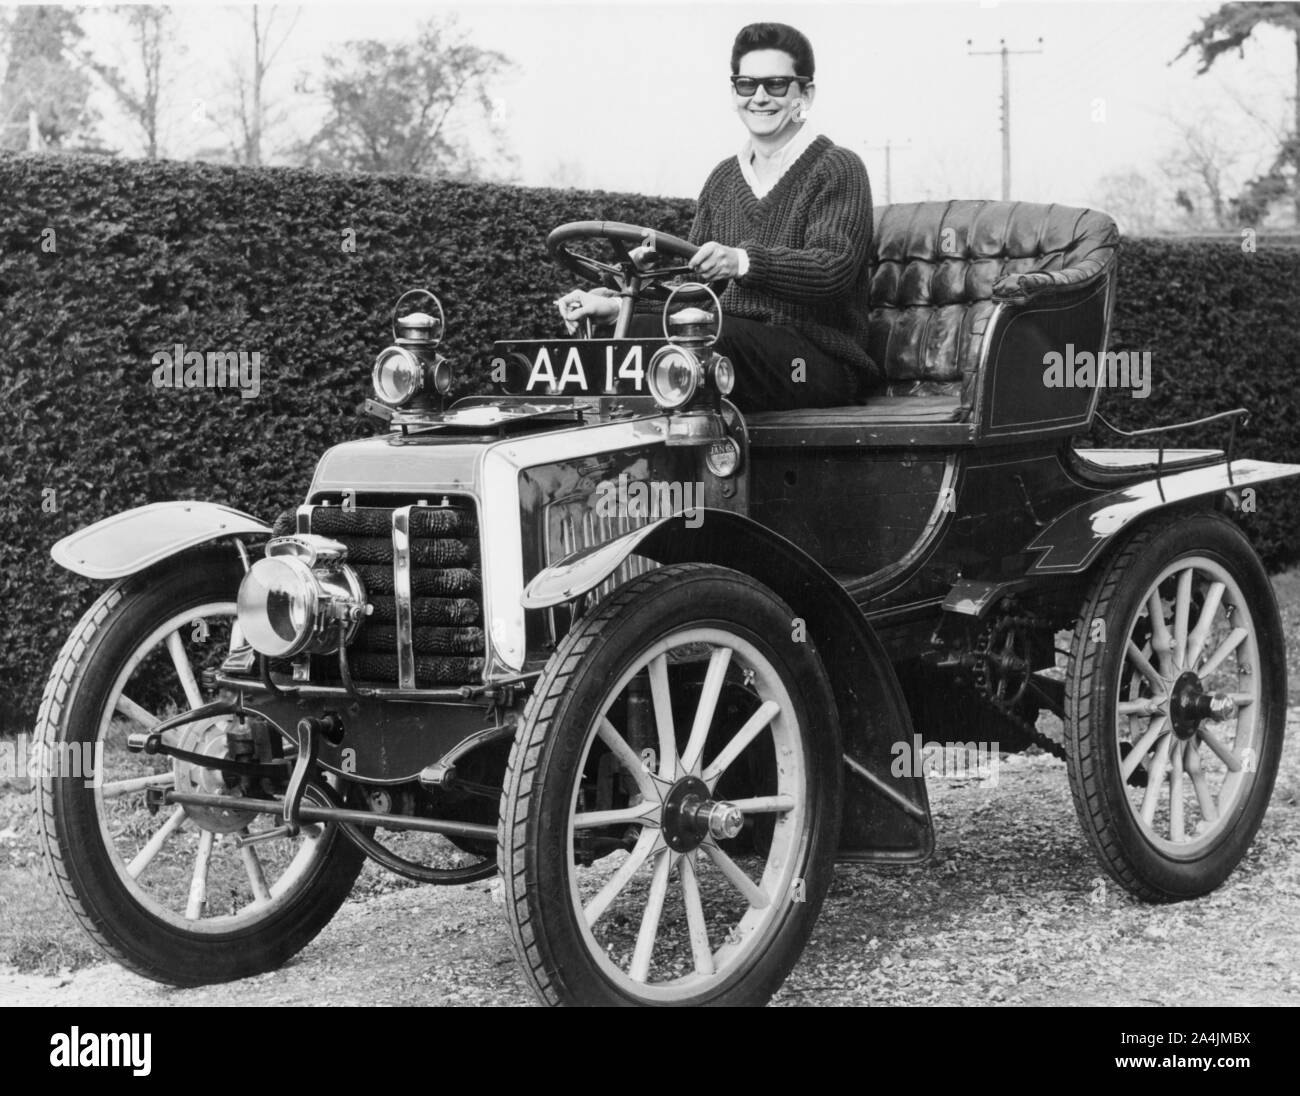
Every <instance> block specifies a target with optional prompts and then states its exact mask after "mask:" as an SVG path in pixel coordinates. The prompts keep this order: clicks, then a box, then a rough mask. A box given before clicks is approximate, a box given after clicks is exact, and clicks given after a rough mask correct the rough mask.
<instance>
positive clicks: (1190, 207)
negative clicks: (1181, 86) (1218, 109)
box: [1159, 114, 1245, 230]
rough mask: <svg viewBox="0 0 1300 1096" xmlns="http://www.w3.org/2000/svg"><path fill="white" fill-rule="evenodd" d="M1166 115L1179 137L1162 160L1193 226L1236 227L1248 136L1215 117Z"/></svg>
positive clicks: (1178, 203)
mask: <svg viewBox="0 0 1300 1096" xmlns="http://www.w3.org/2000/svg"><path fill="white" fill-rule="evenodd" d="M1165 117H1166V121H1168V123H1169V124H1170V126H1171V127H1172V129H1173V131H1174V133H1175V134H1176V135H1177V141H1176V147H1174V148H1173V149H1171V150H1170V151H1169V152H1168V153H1166V154H1165V155H1164V156H1163V157H1162V158H1161V159H1160V161H1159V170H1160V174H1161V175H1162V176H1163V177H1164V180H1165V183H1166V188H1165V189H1166V191H1167V192H1169V193H1172V195H1173V202H1174V205H1175V206H1176V207H1177V208H1178V209H1179V210H1180V211H1181V214H1182V217H1183V219H1184V220H1185V221H1186V222H1187V227H1189V228H1193V229H1198V230H1204V229H1230V228H1234V227H1235V226H1236V223H1237V217H1236V211H1235V208H1234V207H1233V204H1232V197H1233V195H1234V194H1235V193H1236V191H1237V189H1238V182H1237V180H1239V179H1240V176H1241V174H1242V173H1241V172H1240V170H1239V168H1238V164H1239V163H1240V161H1241V157H1242V154H1243V153H1244V151H1245V142H1244V140H1243V139H1242V138H1241V136H1240V135H1239V134H1238V131H1237V130H1235V129H1234V128H1233V127H1231V126H1227V125H1225V124H1223V123H1222V121H1221V120H1220V119H1219V118H1218V117H1217V116H1215V115H1201V116H1199V117H1197V118H1196V119H1195V120H1190V119H1187V118H1180V117H1175V116H1173V115H1169V114H1167V115H1166V116H1165Z"/></svg>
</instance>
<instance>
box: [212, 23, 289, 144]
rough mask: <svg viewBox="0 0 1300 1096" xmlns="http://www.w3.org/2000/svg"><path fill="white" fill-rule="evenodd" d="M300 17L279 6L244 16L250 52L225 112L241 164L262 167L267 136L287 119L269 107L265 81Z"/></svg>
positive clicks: (238, 70)
mask: <svg viewBox="0 0 1300 1096" xmlns="http://www.w3.org/2000/svg"><path fill="white" fill-rule="evenodd" d="M301 14H302V9H301V8H298V7H295V8H293V9H292V10H290V11H285V10H283V9H282V8H281V7H280V5H278V4H272V5H271V6H269V7H267V6H265V5H260V4H254V5H253V6H252V9H251V10H250V11H249V12H248V14H247V15H246V16H244V21H245V23H246V25H247V27H248V32H249V37H248V42H249V44H250V45H251V47H252V49H251V53H249V54H248V55H247V59H246V61H244V62H241V63H240V64H238V66H237V67H236V69H235V73H234V77H233V86H232V87H231V88H230V97H231V105H230V107H229V108H228V109H227V110H226V111H225V112H224V113H225V115H226V121H227V128H228V129H233V131H234V133H235V142H234V143H235V159H236V160H237V161H238V162H239V163H241V164H248V165H251V166H256V165H259V164H261V163H262V158H263V156H264V155H265V147H264V146H265V141H266V138H267V134H268V133H269V132H270V131H271V130H272V129H274V128H275V127H276V126H278V125H279V124H280V123H282V122H283V121H284V119H285V117H286V114H287V112H286V111H284V110H283V109H278V110H277V109H276V108H274V107H273V106H272V105H271V103H270V100H269V89H268V86H267V77H268V75H269V74H270V72H271V68H272V66H273V65H274V64H275V61H276V58H277V57H278V56H279V54H280V51H281V50H282V49H283V48H284V45H285V43H286V42H288V41H289V38H290V36H291V35H292V34H293V29H294V27H295V26H297V24H298V17H299V16H300V15H301Z"/></svg>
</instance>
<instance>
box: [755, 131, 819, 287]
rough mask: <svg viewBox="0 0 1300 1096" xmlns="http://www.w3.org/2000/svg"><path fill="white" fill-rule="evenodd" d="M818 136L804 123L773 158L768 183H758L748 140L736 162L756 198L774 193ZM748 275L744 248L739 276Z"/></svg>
mask: <svg viewBox="0 0 1300 1096" xmlns="http://www.w3.org/2000/svg"><path fill="white" fill-rule="evenodd" d="M818 136H820V134H818V132H817V130H816V128H815V127H814V126H813V124H812V123H811V122H804V124H803V125H801V126H800V127H799V132H798V133H796V134H795V135H794V136H793V137H792V138H791V139H790V140H789V141H787V142H786V143H785V144H784V145H782V146H781V148H780V150H779V151H778V152H777V154H776V156H774V157H773V160H772V162H773V163H774V164H775V166H776V171H775V172H773V173H772V175H771V176H769V178H768V180H767V182H766V183H760V182H759V181H758V175H757V174H755V172H754V142H753V140H751V139H749V138H746V140H745V143H744V144H743V145H742V146H741V148H740V151H739V152H738V153H736V160H737V162H738V163H739V164H740V174H741V175H743V176H744V178H745V182H746V183H748V184H749V189H750V190H752V191H753V192H754V197H755V198H758V199H759V200H760V201H761V200H762V199H763V198H766V197H767V196H768V194H770V193H771V192H772V188H773V187H774V186H776V184H777V183H779V182H780V181H781V177H782V176H783V175H785V173H786V172H787V171H789V170H790V168H791V167H792V166H793V164H794V162H795V161H796V160H798V159H799V157H800V156H802V155H803V154H804V153H805V152H806V151H807V150H808V146H809V145H811V144H812V143H813V142H814V141H815V140H817V138H818ZM748 273H749V255H748V254H746V252H745V250H744V249H743V248H742V249H740V270H739V273H738V276H739V277H741V278H743V277H744V276H745V275H746V274H748Z"/></svg>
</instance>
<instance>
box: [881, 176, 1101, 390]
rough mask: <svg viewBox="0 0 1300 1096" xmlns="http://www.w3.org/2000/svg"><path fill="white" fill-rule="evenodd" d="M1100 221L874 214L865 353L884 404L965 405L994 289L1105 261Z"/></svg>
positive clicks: (1022, 210) (917, 211)
mask: <svg viewBox="0 0 1300 1096" xmlns="http://www.w3.org/2000/svg"><path fill="white" fill-rule="evenodd" d="M1115 246H1116V236H1115V223H1114V221H1112V220H1111V218H1110V217H1109V216H1107V215H1106V214H1105V213H1101V212H1099V211H1097V210H1091V209H1079V208H1075V207H1072V206H1062V205H1045V204H1041V203H1036V202H994V201H955V200H954V201H946V202H907V203H899V204H895V205H887V206H878V207H877V208H876V211H875V232H874V234H873V238H872V245H871V263H872V276H871V312H870V318H869V321H868V341H867V351H868V353H870V354H871V357H872V359H873V360H874V361H875V362H876V364H877V365H878V366H880V367H881V369H882V370H883V371H884V373H885V376H886V378H887V380H886V387H885V388H884V389H883V391H884V392H886V393H887V394H888V395H960V396H961V402H962V405H963V406H965V407H970V406H972V404H973V401H974V392H975V377H976V374H977V372H978V367H979V356H980V344H981V340H982V338H983V335H984V331H985V329H986V327H987V325H988V320H989V316H990V315H991V314H992V312H993V308H994V301H993V287H994V286H995V285H996V284H997V283H998V281H999V280H1000V279H1001V278H1003V277H1004V276H1005V275H1008V274H1023V273H1025V272H1027V271H1039V270H1041V271H1060V270H1068V269H1073V268H1089V267H1092V266H1094V265H1099V264H1104V263H1107V262H1110V261H1112V260H1113V258H1114V252H1115Z"/></svg>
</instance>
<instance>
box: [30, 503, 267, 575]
mask: <svg viewBox="0 0 1300 1096" xmlns="http://www.w3.org/2000/svg"><path fill="white" fill-rule="evenodd" d="M270 532H271V527H270V526H269V525H263V524H262V523H261V522H260V521H258V520H257V519H256V518H255V517H252V516H251V515H249V514H245V513H243V512H242V511H240V510H234V509H232V508H231V507H229V506H222V505H221V504H219V503H215V502H185V501H183V500H182V501H177V502H151V503H150V504H149V505H147V506H137V507H136V508H135V509H133V510H124V511H123V512H122V513H120V514H114V515H113V516H112V517H108V518H105V519H104V520H103V521H97V522H95V524H94V525H87V526H86V527H85V528H84V529H78V530H77V531H76V532H75V533H72V534H70V535H68V536H66V537H64V538H63V539H62V540H61V541H59V542H58V543H57V544H55V545H54V547H53V548H51V549H50V555H51V556H52V557H53V559H54V562H55V563H57V564H58V565H59V566H60V567H66V568H67V569H68V570H69V571H74V572H76V573H77V574H79V575H85V577H86V578H93V579H116V578H125V577H126V576H127V575H134V574H136V573H137V572H139V571H143V570H145V568H147V567H152V566H153V565H154V564H155V563H159V562H161V561H162V560H164V559H167V558H168V557H169V556H174V555H176V554H177V553H178V552H183V551H185V550H186V549H187V548H194V547H196V546H197V545H200V544H207V543H208V542H209V541H214V540H221V539H222V538H224V537H236V536H249V535H252V534H266V533H270Z"/></svg>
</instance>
